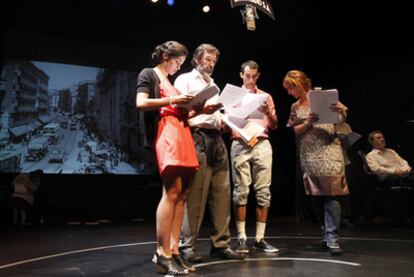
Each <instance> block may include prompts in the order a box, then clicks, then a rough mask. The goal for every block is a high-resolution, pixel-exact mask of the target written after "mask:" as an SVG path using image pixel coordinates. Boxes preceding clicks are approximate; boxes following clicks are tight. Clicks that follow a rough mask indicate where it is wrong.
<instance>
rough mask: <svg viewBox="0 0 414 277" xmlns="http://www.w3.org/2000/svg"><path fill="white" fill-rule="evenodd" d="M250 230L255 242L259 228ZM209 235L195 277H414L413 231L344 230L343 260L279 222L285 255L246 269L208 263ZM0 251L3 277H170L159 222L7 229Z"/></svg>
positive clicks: (313, 229)
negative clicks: (157, 261) (161, 262)
mask: <svg viewBox="0 0 414 277" xmlns="http://www.w3.org/2000/svg"><path fill="white" fill-rule="evenodd" d="M252 221H253V222H252ZM233 225H234V223H233ZM247 225H248V228H247V229H248V230H247V233H248V235H250V236H253V235H254V220H250V222H248V223H247ZM249 227H250V228H249ZM210 231H211V229H210V225H209V224H208V223H206V224H205V226H204V227H203V230H202V233H201V238H200V239H199V241H198V246H197V250H198V252H199V253H200V254H201V255H203V257H204V258H205V259H204V263H201V264H196V268H197V270H196V272H195V273H191V274H189V275H188V276H205V277H208V276H239V277H241V276H246V277H247V276H255V277H266V276H336V277H338V276H347V277H349V276H387V277H388V276H414V228H413V227H393V226H387V225H384V224H378V223H377V224H376V223H372V222H371V223H356V225H355V226H354V227H353V228H342V229H341V241H340V242H341V246H342V248H343V250H344V253H343V255H341V256H338V257H331V256H330V255H329V252H328V251H326V250H323V249H322V248H321V237H320V235H319V228H318V226H317V224H315V223H297V222H296V221H295V219H294V218H293V217H275V218H272V219H271V220H270V221H269V223H268V226H267V230H266V235H267V236H266V240H267V241H268V242H270V243H271V244H273V245H274V246H276V247H277V248H279V249H280V252H279V253H277V254H264V253H256V252H251V254H249V256H247V257H246V259H245V260H243V261H236V260H220V259H217V258H211V257H209V250H210V241H209V238H208V234H209V232H210ZM232 234H235V229H234V226H233V228H232ZM252 241H253V238H250V237H249V240H248V242H250V243H252ZM235 244H236V239H235V238H233V239H232V245H233V246H234V245H235ZM0 245H1V246H0V276H8V277H11V276H19V277H23V276H31V277H33V276H59V277H60V276H163V275H162V274H156V273H155V267H154V265H153V264H152V263H151V258H152V255H153V253H154V251H155V246H156V244H155V229H154V222H146V221H139V220H138V221H134V222H112V223H106V224H99V225H92V226H85V225H80V226H63V227H54V228H50V227H48V228H46V227H40V228H23V229H15V228H6V229H4V228H3V229H2V230H1V231H0Z"/></svg>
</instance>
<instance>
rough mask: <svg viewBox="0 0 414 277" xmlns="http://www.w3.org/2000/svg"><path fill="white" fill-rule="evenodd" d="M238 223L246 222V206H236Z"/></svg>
mask: <svg viewBox="0 0 414 277" xmlns="http://www.w3.org/2000/svg"><path fill="white" fill-rule="evenodd" d="M236 221H246V205H243V206H236Z"/></svg>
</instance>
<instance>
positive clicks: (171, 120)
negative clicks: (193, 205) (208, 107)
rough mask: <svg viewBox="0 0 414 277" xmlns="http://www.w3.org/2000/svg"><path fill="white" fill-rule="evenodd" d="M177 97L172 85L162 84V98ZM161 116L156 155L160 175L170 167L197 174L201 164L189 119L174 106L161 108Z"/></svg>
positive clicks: (156, 141) (177, 93)
mask: <svg viewBox="0 0 414 277" xmlns="http://www.w3.org/2000/svg"><path fill="white" fill-rule="evenodd" d="M175 95H179V92H178V91H177V90H176V89H175V88H174V87H173V86H172V85H169V84H167V87H163V86H162V85H161V84H160V96H161V97H170V96H175ZM159 114H160V119H159V120H158V132H157V137H156V140H155V154H156V158H157V164H158V170H159V172H160V175H161V176H162V175H163V172H164V171H165V169H166V168H167V167H170V166H172V167H184V168H188V169H189V170H190V171H194V172H196V171H197V170H198V167H199V163H198V159H197V153H196V151H195V147H194V140H193V137H192V135H191V130H190V127H189V126H188V124H187V118H186V117H185V116H181V115H179V114H178V112H177V108H175V107H174V106H172V105H169V106H165V107H162V108H160V109H159Z"/></svg>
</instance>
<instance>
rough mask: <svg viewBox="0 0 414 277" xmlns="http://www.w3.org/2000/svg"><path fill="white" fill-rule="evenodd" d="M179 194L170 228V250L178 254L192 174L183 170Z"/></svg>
mask: <svg viewBox="0 0 414 277" xmlns="http://www.w3.org/2000/svg"><path fill="white" fill-rule="evenodd" d="M181 175H182V176H183V177H182V178H181V183H182V184H181V194H180V196H179V198H178V202H177V206H176V207H175V216H174V219H173V224H172V230H171V252H172V253H174V254H179V251H178V245H179V240H180V233H181V228H182V225H183V218H184V209H185V203H186V202H187V199H188V194H189V193H190V187H189V186H190V180H191V177H192V174H189V173H187V172H185V171H183V172H182V174H181Z"/></svg>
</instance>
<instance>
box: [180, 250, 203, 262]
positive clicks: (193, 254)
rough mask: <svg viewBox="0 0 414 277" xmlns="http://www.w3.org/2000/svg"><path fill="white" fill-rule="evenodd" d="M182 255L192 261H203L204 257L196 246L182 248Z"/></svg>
mask: <svg viewBox="0 0 414 277" xmlns="http://www.w3.org/2000/svg"><path fill="white" fill-rule="evenodd" d="M180 254H181V257H182V258H183V259H184V260H186V261H188V262H190V263H201V262H203V257H201V256H200V255H199V254H198V253H197V251H196V250H195V249H194V248H191V247H186V248H181V249H180Z"/></svg>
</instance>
